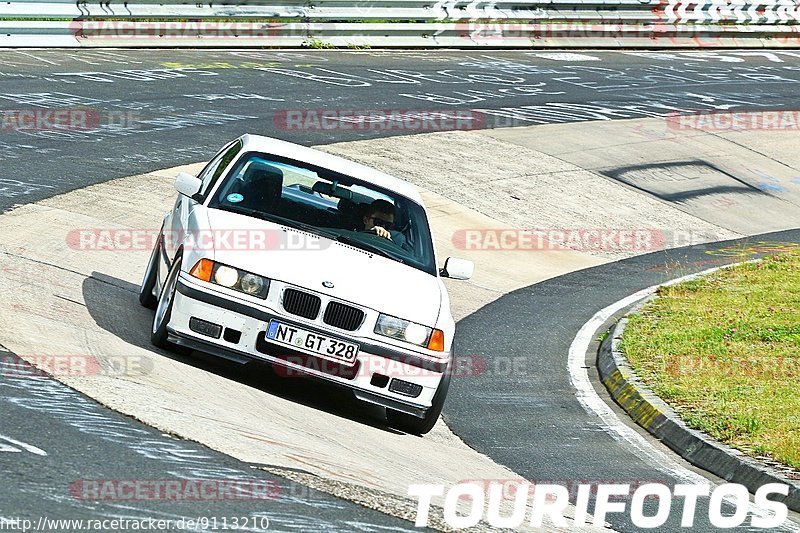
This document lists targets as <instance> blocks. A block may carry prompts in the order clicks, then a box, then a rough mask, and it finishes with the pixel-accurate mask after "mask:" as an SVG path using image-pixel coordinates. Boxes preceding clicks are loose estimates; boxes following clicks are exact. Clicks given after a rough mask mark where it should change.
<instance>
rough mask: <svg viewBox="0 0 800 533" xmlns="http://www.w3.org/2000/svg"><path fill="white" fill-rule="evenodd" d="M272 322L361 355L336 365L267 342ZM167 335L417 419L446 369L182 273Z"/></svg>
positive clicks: (440, 362) (443, 363)
mask: <svg viewBox="0 0 800 533" xmlns="http://www.w3.org/2000/svg"><path fill="white" fill-rule="evenodd" d="M193 319H194V320H193ZM198 319H199V320H200V321H203V323H205V324H211V325H214V326H219V329H218V330H217V329H216V328H211V329H212V330H213V331H211V332H209V331H204V332H202V333H201V332H200V331H199V330H202V329H203V328H198V327H197V324H198V322H197V320H198ZM271 320H279V321H280V322H282V323H284V324H288V325H293V326H296V327H300V328H302V329H304V330H307V331H311V332H314V333H318V334H321V335H326V336H328V337H334V338H338V339H341V340H344V341H348V342H355V343H357V344H358V345H359V347H360V350H359V353H358V356H357V358H356V362H355V364H353V365H352V366H351V365H343V364H339V363H337V362H334V361H330V360H327V359H323V358H321V357H319V356H315V355H311V354H309V353H306V352H301V351H297V350H294V349H292V348H288V347H284V346H282V345H279V344H275V343H273V342H271V341H270V340H268V339H266V337H265V335H264V333H265V332H266V331H267V328H268V326H269V323H270V321H271ZM190 321H192V322H191V324H190ZM192 326H194V327H192ZM168 331H169V334H170V337H169V338H170V341H172V342H173V343H175V344H178V345H181V346H186V347H188V348H191V349H196V350H199V351H202V352H206V353H210V354H212V355H216V356H220V357H224V358H227V359H233V360H236V361H239V362H246V361H248V360H260V361H267V362H269V363H272V364H273V365H274V366H276V367H277V368H279V369H282V370H283V372H280V373H282V374H284V375H286V376H301V375H302V376H313V377H316V378H320V379H323V380H325V381H328V382H332V383H336V384H338V385H341V386H344V387H347V388H349V389H351V390H352V391H353V393H354V394H355V396H356V397H357V398H358V399H360V400H363V401H366V402H370V403H374V404H377V405H381V406H383V407H387V408H391V409H394V410H397V411H401V412H405V413H407V414H411V415H414V416H419V417H422V416H424V414H425V412H426V411H427V410H428V409H429V408H430V406H431V402H432V400H433V396H434V394H435V393H436V389H437V388H438V386H439V383H440V382H441V380H442V378H443V376H444V373H445V372H446V371H447V370H448V369H447V362H446V360H432V359H431V358H430V357H426V356H425V355H424V354H420V353H415V352H413V351H410V350H409V351H402V350H399V349H398V348H396V347H394V346H389V345H383V344H381V343H379V342H377V341H376V340H375V339H362V338H358V337H354V336H352V335H348V334H347V332H342V331H339V330H336V329H334V328H329V329H323V328H320V327H319V325H317V324H313V325H311V324H307V323H304V322H303V321H302V319H299V317H295V316H294V315H290V314H287V313H285V312H283V311H277V310H275V309H271V308H269V307H267V306H257V305H254V304H253V303H251V302H247V301H245V300H243V299H242V300H239V299H234V298H232V297H231V296H230V295H228V294H223V293H221V292H217V291H213V290H209V289H208V288H207V287H204V286H202V285H200V284H199V283H196V282H194V281H193V280H192V279H191V278H189V277H188V276H186V275H184V274H181V277H180V278H179V280H178V287H177V291H176V293H175V300H174V304H173V308H172V316H171V318H170V322H169V325H168ZM406 384H411V387H410V388H411V389H412V390H413V392H412V393H415V392H416V391H417V390H419V391H420V392H419V394H417V395H415V396H414V397H410V396H409V393H408V392H406V393H405V394H404V393H401V392H396V391H397V390H398V389H404V390H406V391H407V390H408V388H409V386H408V385H406Z"/></svg>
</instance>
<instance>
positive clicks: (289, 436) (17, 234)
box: [0, 165, 600, 512]
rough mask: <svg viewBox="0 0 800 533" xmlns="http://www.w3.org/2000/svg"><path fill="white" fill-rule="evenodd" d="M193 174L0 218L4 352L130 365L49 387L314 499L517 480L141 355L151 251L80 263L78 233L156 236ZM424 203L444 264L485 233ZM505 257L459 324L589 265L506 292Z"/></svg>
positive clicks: (518, 282)
mask: <svg viewBox="0 0 800 533" xmlns="http://www.w3.org/2000/svg"><path fill="white" fill-rule="evenodd" d="M201 166H202V165H191V166H184V167H177V168H174V169H169V170H166V171H160V172H155V173H152V174H147V175H142V176H133V177H130V178H124V179H120V180H115V181H111V182H108V183H104V184H101V185H95V186H92V187H89V188H86V189H82V190H78V191H74V192H71V193H67V194H65V195H62V196H58V197H54V198H52V199H49V200H44V201H42V202H39V203H37V204H30V205H26V206H22V207H20V208H17V209H15V210H13V211H11V212H9V213H7V214H5V215H3V216H2V221H3V224H2V229H0V242H2V243H3V245H2V249H0V253H2V254H3V255H4V256H5V257H4V261H3V263H4V272H3V275H2V276H0V295H2V298H3V300H4V301H6V302H8V305H7V306H6V307H4V308H3V310H2V311H0V320H1V321H2V322H3V323H4V324H7V327H6V328H5V330H4V332H3V333H2V337H3V340H2V343H3V345H5V346H6V347H7V348H9V349H10V350H11V351H13V352H14V353H16V354H18V355H19V356H20V357H22V358H23V359H26V360H29V361H31V362H32V363H34V364H35V363H36V359H37V358H42V357H47V356H57V355H63V354H73V355H90V356H93V357H95V358H97V359H98V360H100V361H101V362H102V361H112V360H115V359H117V360H118V359H119V358H121V357H124V358H129V360H132V361H135V364H136V367H137V369H139V368H141V369H143V370H142V371H139V370H137V369H134V370H133V371H132V372H129V373H124V372H123V373H122V375H119V376H116V377H110V376H92V377H69V376H63V375H61V376H56V377H57V378H58V379H59V380H61V381H63V382H65V383H66V384H68V385H70V386H71V387H74V388H75V389H77V390H78V391H80V392H83V393H84V394H87V395H88V396H91V397H92V398H95V399H96V400H98V401H100V402H101V403H103V404H104V405H107V406H108V407H110V408H112V409H114V410H117V411H120V412H122V413H124V414H128V415H130V416H133V417H134V418H136V419H138V420H140V421H142V422H145V423H146V424H148V425H151V426H153V427H155V428H157V429H159V430H162V431H165V432H169V433H171V434H177V435H179V436H181V437H183V438H187V439H190V440H193V441H197V442H200V443H202V444H205V445H207V446H209V447H211V448H213V449H215V450H218V451H221V452H223V453H226V454H228V455H231V456H233V457H236V458H237V459H240V460H243V461H246V462H249V463H258V464H263V465H266V466H268V467H269V468H270V469H271V470H272V471H281V470H282V469H287V470H291V469H295V470H302V471H304V472H308V473H310V474H313V475H315V476H317V477H318V478H320V479H322V480H329V481H330V483H329V484H328V486H327V487H325V486H323V487H318V488H320V489H321V490H325V489H326V488H327V489H328V490H330V491H331V492H332V493H334V494H336V495H341V496H343V497H347V496H348V494H347V490H346V487H347V486H348V485H358V486H361V487H364V488H367V489H374V490H376V491H384V492H389V493H391V494H394V495H396V496H401V497H403V498H406V497H407V491H408V486H409V485H411V484H415V483H439V484H444V485H445V486H451V485H454V484H457V483H459V482H460V481H463V480H464V479H501V480H508V479H515V478H516V477H518V476H515V474H514V473H513V472H512V471H510V470H509V469H507V468H504V467H502V466H500V465H498V464H496V463H494V462H493V461H491V460H490V459H489V458H487V457H485V456H483V455H481V454H479V453H477V452H475V451H474V450H472V449H470V448H469V447H467V446H466V445H465V444H463V443H462V442H461V441H460V439H458V437H456V436H455V435H453V433H452V432H451V431H450V430H449V429H448V428H447V426H446V425H445V424H444V423H443V421H441V420H440V421H439V423H438V424H437V426H436V428H435V429H434V430H433V432H431V433H430V434H429V435H427V436H426V437H425V438H424V439H420V438H419V437H414V436H410V435H405V434H401V433H399V432H395V431H393V430H390V429H387V428H386V427H383V426H382V425H381V424H380V421H379V417H380V416H381V413H380V410H379V409H378V408H374V407H371V406H368V405H366V404H361V403H358V402H356V401H355V400H352V399H350V398H349V397H348V398H342V395H341V393H339V392H338V391H333V390H330V391H328V390H327V388H326V387H324V386H323V387H321V388H322V390H323V392H322V393H321V394H316V398H309V396H314V393H316V392H317V391H318V390H319V389H320V387H319V386H315V387H310V386H308V385H306V386H305V387H304V386H302V385H299V383H298V382H299V381H301V380H297V379H290V378H286V379H285V380H283V381H284V383H283V387H285V388H300V389H301V390H302V393H301V394H300V395H299V397H297V398H293V397H292V396H291V393H288V394H287V393H285V392H284V391H281V390H279V391H275V390H271V389H270V388H269V387H268V386H265V385H264V383H263V382H261V381H259V379H258V377H257V376H252V377H251V379H250V381H249V382H247V383H241V382H238V381H236V380H234V379H231V378H230V376H229V375H219V374H218V373H215V372H214V371H213V370H215V368H214V366H213V364H212V365H211V366H207V365H205V366H194V365H193V364H192V363H193V362H192V361H191V359H190V358H186V357H181V356H179V355H176V354H167V353H158V352H154V351H153V348H152V347H151V345H150V344H149V331H150V325H151V322H152V312H151V311H149V310H146V309H144V308H142V307H140V306H139V305H138V302H137V299H136V295H137V291H138V284H139V281H140V277H141V276H142V272H143V268H144V265H145V263H146V261H147V258H148V256H149V251H148V250H147V249H143V250H139V251H114V250H112V251H103V250H92V249H81V245H80V241H79V239H76V235H77V234H76V233H75V230H81V229H83V230H92V229H104V230H115V229H123V228H133V229H145V230H150V231H152V232H155V231H157V230H158V227H159V224H160V218H161V216H162V215H163V214H164V213H165V212H166V211H167V210H169V209H170V208H171V205H172V203H173V202H174V198H175V195H176V193H175V192H174V189H173V187H172V181H173V179H174V175H175V174H176V173H177V172H179V171H189V172H198V171H199V169H200V168H201ZM425 197H426V200H427V201H428V202H429V203H430V205H431V220H432V222H433V224H434V232H435V233H436V235H437V245H438V246H439V250H440V251H442V252H443V251H445V250H447V248H448V244H447V237H448V234H447V231H449V229H450V228H456V227H462V226H464V225H467V224H469V225H473V226H474V225H480V224H488V223H489V222H488V221H489V219H488V218H487V217H485V216H482V215H480V214H476V213H472V212H470V210H468V209H465V208H463V207H461V206H458V205H455V204H454V203H453V202H452V201H448V200H446V199H444V198H443V197H439V196H437V195H433V194H429V193H425ZM129 201H133V202H135V207H133V208H132V207H131V205H130V204H129V203H128V202H129ZM491 224H492V225H494V224H495V223H494V222H491ZM87 246H88V245H87ZM504 255H505V256H506V259H505V261H504V262H496V261H495V262H494V263H493V262H492V257H491V256H483V257H477V258H476V259H477V263H478V268H480V269H481V273H480V274H478V275H477V276H476V278H475V280H474V282H473V283H472V284H466V285H464V286H463V287H462V288H460V289H458V290H456V291H454V295H453V297H454V299H456V300H457V301H458V303H457V304H456V308H457V309H458V310H459V311H458V314H457V318H458V319H460V318H463V317H464V316H466V314H468V313H469V312H471V311H473V310H474V307H475V305H476V304H477V303H479V302H488V301H491V300H492V299H494V298H496V297H497V296H498V295H502V294H504V293H506V292H508V291H510V290H513V289H515V288H519V287H521V286H525V285H529V284H531V283H534V282H536V281H538V280H540V279H543V278H542V276H543V275H549V276H554V275H557V274H558V273H559V272H560V271H561V270H563V269H567V268H568V269H574V268H584V267H589V266H592V265H595V264H598V263H599V262H600V261H598V260H597V259H595V258H592V257H589V256H583V255H581V254H578V253H576V252H572V251H558V252H552V254H542V256H541V257H540V262H541V265H540V266H541V268H540V269H538V270H537V269H529V270H527V271H525V273H524V274H521V275H520V276H518V277H517V278H516V279H509V278H508V277H507V276H504V268H505V267H506V266H507V265H513V266H516V267H518V268H522V267H523V266H524V265H525V264H526V256H525V253H524V252H523V253H520V252H510V253H507V254H504ZM548 255H552V257H551V258H550V259H549V260H548ZM494 259H495V260H496V258H494ZM453 285H454V286H455V284H453ZM471 288H472V290H471ZM459 306H460V307H459ZM303 381H305V380H303ZM253 385H256V386H255V387H254V386H253ZM258 386H260V387H262V389H259V388H257V387H258ZM298 400H299V401H298ZM326 402H330V403H333V404H334V405H333V407H331V406H330V405H325V403H326ZM326 410H327V411H328V412H326ZM353 415H355V418H352V417H353ZM434 502H435V503H436V500H434ZM438 503H441V502H438ZM389 504H391V502H389ZM374 505H375V506H376V507H379V508H381V510H384V511H386V512H392V509H386V508H385V507H381V506H382V505H383V506H385V502H384V503H379V502H374ZM399 511H402V509H400V510H399Z"/></svg>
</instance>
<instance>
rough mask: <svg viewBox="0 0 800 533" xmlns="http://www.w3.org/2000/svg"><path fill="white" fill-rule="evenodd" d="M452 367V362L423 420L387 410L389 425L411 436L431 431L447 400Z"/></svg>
mask: <svg viewBox="0 0 800 533" xmlns="http://www.w3.org/2000/svg"><path fill="white" fill-rule="evenodd" d="M452 366H453V363H452V362H451V363H450V364H449V365H447V370H445V373H444V376H443V377H442V381H441V383H439V388H438V389H436V394H434V395H433V401H432V402H431V407H430V409H428V410H427V411H426V412H425V418H419V417H416V416H414V415H409V414H406V413H402V412H400V411H395V410H394V409H388V408H387V409H386V420H387V421H388V422H389V425H390V426H391V427H393V428H395V429H399V430H400V431H403V432H405V433H411V434H412V435H424V434H426V433H428V432H429V431H430V430H432V429H433V426H435V425H436V421H437V420H439V415H441V414H442V409H443V408H444V401H445V399H446V398H447V389H449V388H450V376H451V374H452V368H451V367H452Z"/></svg>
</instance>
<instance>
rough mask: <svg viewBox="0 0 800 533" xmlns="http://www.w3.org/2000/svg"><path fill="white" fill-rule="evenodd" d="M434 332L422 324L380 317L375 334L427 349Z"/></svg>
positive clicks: (386, 316)
mask: <svg viewBox="0 0 800 533" xmlns="http://www.w3.org/2000/svg"><path fill="white" fill-rule="evenodd" d="M433 331H434V330H433V329H431V328H429V327H425V326H423V325H421V324H416V323H414V322H409V321H408V320H403V319H401V318H396V317H393V316H389V315H380V316H378V322H377V323H376V324H375V333H377V334H378V335H383V336H384V337H391V338H393V339H398V340H401V341H405V342H410V343H411V344H416V345H417V346H425V347H427V345H428V340H429V339H430V337H431V333H432V332H433Z"/></svg>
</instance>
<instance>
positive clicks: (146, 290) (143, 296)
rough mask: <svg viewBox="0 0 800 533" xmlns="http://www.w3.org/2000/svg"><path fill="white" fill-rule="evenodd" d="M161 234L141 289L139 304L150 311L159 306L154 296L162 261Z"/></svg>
mask: <svg viewBox="0 0 800 533" xmlns="http://www.w3.org/2000/svg"><path fill="white" fill-rule="evenodd" d="M160 255H161V232H159V234H158V239H156V245H155V246H154V247H153V252H152V253H151V254H150V261H149V262H148V263H147V269H146V270H145V271H144V278H143V279H142V284H141V286H140V287H139V303H140V304H142V306H144V307H146V308H148V309H155V308H156V304H158V298H156V297H155V296H153V289H154V288H155V286H156V281H157V278H158V262H159V261H160V260H161V258H160V257H159V256H160Z"/></svg>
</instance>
